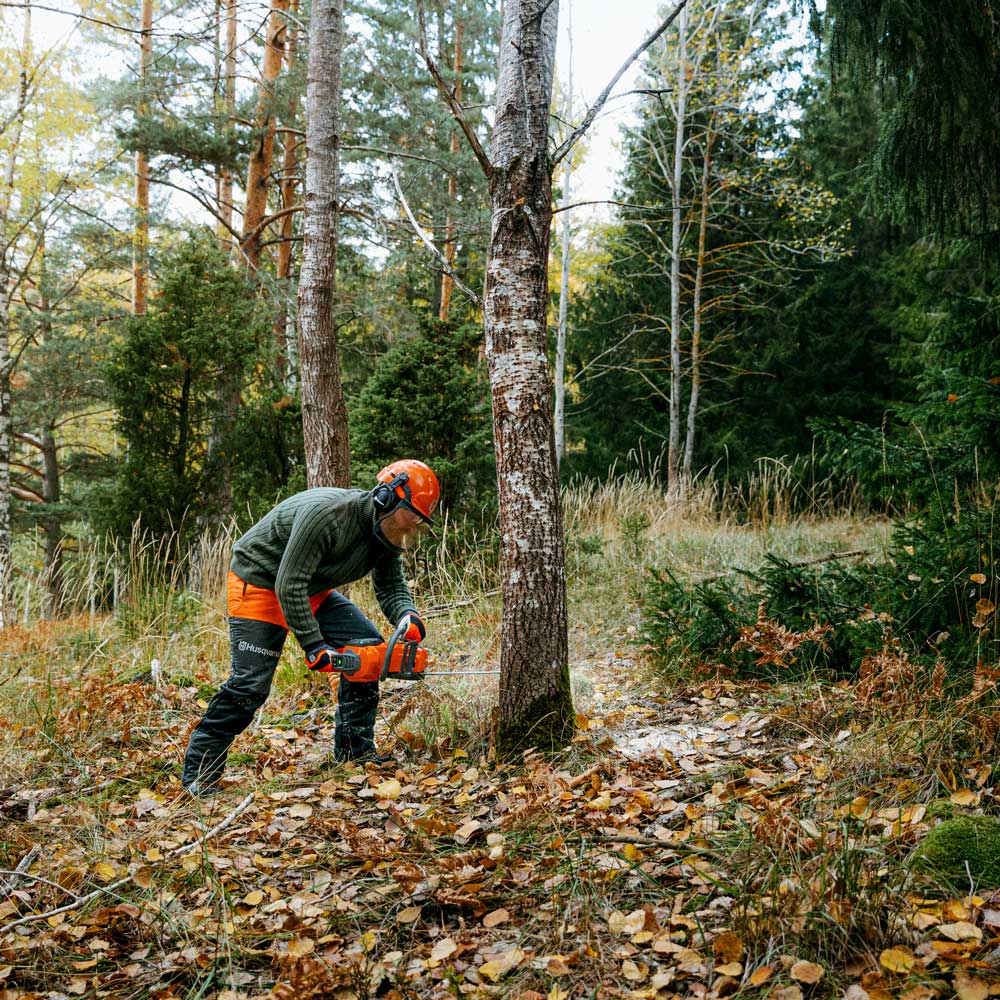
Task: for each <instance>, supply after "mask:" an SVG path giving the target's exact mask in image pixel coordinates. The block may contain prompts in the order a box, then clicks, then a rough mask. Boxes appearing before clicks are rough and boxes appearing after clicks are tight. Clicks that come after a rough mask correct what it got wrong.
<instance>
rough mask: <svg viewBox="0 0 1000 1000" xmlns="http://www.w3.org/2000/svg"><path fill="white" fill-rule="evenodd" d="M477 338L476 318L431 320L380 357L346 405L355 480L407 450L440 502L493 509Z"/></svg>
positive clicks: (363, 480)
mask: <svg viewBox="0 0 1000 1000" xmlns="http://www.w3.org/2000/svg"><path fill="white" fill-rule="evenodd" d="M481 339H482V331H481V330H480V329H479V327H478V326H471V325H464V326H457V327H455V326H450V325H447V324H442V323H439V322H437V321H434V320H432V321H429V322H428V323H427V324H426V325H425V326H424V327H423V328H422V330H421V331H420V333H419V334H418V335H417V336H415V337H413V338H410V339H407V340H402V341H400V342H399V343H397V344H395V345H394V346H393V347H391V348H390V349H389V350H388V351H387V352H386V353H385V354H383V355H382V356H381V358H379V360H378V362H377V363H376V365H375V368H374V370H373V371H372V374H371V377H370V378H369V379H368V381H367V382H366V383H365V385H364V388H363V389H362V390H361V391H360V392H359V393H358V395H357V396H356V397H355V398H354V399H352V400H351V401H350V403H349V406H348V410H349V413H350V420H351V426H350V431H351V445H352V449H353V452H354V470H355V471H354V479H355V481H356V483H357V484H358V485H359V486H362V487H365V486H367V485H368V484H371V483H374V482H375V475H376V473H377V472H378V470H379V469H381V468H382V467H383V466H384V465H386V464H388V463H389V462H391V461H394V460H395V459H397V458H402V457H407V456H410V457H414V458H419V459H420V460H421V461H423V462H426V463H427V464H428V465H429V466H430V467H431V468H432V469H433V470H434V472H435V474H436V475H437V477H438V480H439V481H440V483H441V503H442V505H443V506H444V507H445V508H448V509H450V510H452V511H453V512H464V511H477V510H481V509H483V508H486V509H493V507H494V505H495V504H494V498H495V479H496V467H495V462H494V458H493V446H492V428H491V420H490V403H489V383H488V381H487V378H486V372H485V368H484V366H483V364H482V363H481V361H480V360H479V344H480V342H481Z"/></svg>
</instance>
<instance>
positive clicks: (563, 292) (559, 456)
mask: <svg viewBox="0 0 1000 1000" xmlns="http://www.w3.org/2000/svg"><path fill="white" fill-rule="evenodd" d="M566 18H567V29H568V33H569V82H568V84H567V88H566V89H567V95H566V121H568V122H572V121H573V4H572V0H570V3H569V4H567V10H566ZM564 177H565V179H564V181H563V207H564V208H566V206H568V205H569V204H570V201H571V199H572V188H573V156H572V155H570V156H567V157H566V173H565V175H564ZM571 245H572V240H571V232H570V224H569V212H568V211H564V212H563V218H562V247H561V258H562V259H561V261H560V265H561V271H562V273H561V274H560V276H559V327H558V329H557V331H556V371H555V383H556V401H555V422H556V427H555V433H556V461H557V462H559V463H560V464H562V460H563V458H565V456H566V382H565V379H566V317H567V314H568V311H569V266H570V250H571Z"/></svg>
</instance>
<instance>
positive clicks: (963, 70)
mask: <svg viewBox="0 0 1000 1000" xmlns="http://www.w3.org/2000/svg"><path fill="white" fill-rule="evenodd" d="M826 18H827V20H828V23H827V30H828V32H829V37H830V39H831V55H832V58H833V60H834V62H835V63H836V64H838V65H841V66H844V65H846V66H848V67H850V68H851V69H852V70H853V71H855V72H856V73H857V74H858V75H859V76H861V77H862V78H864V79H868V80H877V81H878V82H879V83H880V85H881V88H882V92H883V94H885V95H886V97H887V106H886V109H885V111H884V113H883V114H882V116H881V122H880V124H881V135H880V141H879V146H878V150H877V155H876V157H875V159H874V166H875V176H876V178H877V180H878V182H879V186H880V189H881V191H882V192H883V194H884V195H885V197H886V198H887V199H888V200H889V201H890V202H891V203H893V204H895V205H896V206H897V207H899V208H900V209H902V210H903V211H904V212H906V213H909V214H910V215H911V216H913V217H915V218H918V219H920V220H923V221H926V222H929V223H930V224H931V225H933V226H936V227H937V228H938V229H939V230H942V231H943V230H947V229H955V228H968V227H976V228H979V229H984V228H985V229H995V227H996V224H997V220H998V210H1000V170H998V168H997V164H998V163H1000V134H998V131H997V127H996V125H997V121H998V120H1000V60H998V59H997V47H998V44H1000V19H998V17H997V14H996V12H995V10H994V9H993V7H992V6H991V5H990V4H989V3H985V2H983V0H954V2H950V3H939V2H937V0H876V2H872V0H830V2H829V3H828V4H827V7H826Z"/></svg>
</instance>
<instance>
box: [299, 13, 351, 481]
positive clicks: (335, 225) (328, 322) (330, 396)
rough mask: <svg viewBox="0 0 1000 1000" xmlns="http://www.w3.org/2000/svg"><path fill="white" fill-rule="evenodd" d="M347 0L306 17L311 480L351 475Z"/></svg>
mask: <svg viewBox="0 0 1000 1000" xmlns="http://www.w3.org/2000/svg"><path fill="white" fill-rule="evenodd" d="M343 31H344V4H343V0H317V2H316V3H315V5H314V6H313V10H312V18H311V21H310V25H309V72H308V85H307V89H306V186H305V215H304V219H303V234H304V236H305V242H304V245H303V248H302V268H301V275H300V278H299V363H300V372H301V378H302V432H303V442H304V445H305V458H306V481H307V483H308V484H309V486H348V485H349V484H350V480H351V467H350V451H349V445H348V435H347V407H346V405H345V403H344V390H343V386H342V385H341V381H340V361H339V358H338V345H337V323H336V316H335V311H334V307H335V295H334V283H335V280H336V273H337V241H338V237H339V225H340V206H339V198H340V162H339V154H340V56H341V51H342V48H343Z"/></svg>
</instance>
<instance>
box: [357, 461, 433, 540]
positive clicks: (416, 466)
mask: <svg viewBox="0 0 1000 1000" xmlns="http://www.w3.org/2000/svg"><path fill="white" fill-rule="evenodd" d="M376 478H377V479H378V481H379V483H382V484H383V485H381V486H377V487H376V488H375V491H374V500H375V505H376V507H378V508H379V510H381V511H382V512H383V513H384V514H386V515H388V514H390V513H392V511H393V510H395V509H396V506H397V505H398V504H402V505H403V506H404V507H407V508H409V509H410V510H412V511H413V512H414V513H415V514H418V515H419V516H420V517H421V518H423V520H425V521H426V522H427V523H428V524H431V523H432V521H431V515H432V514H433V513H434V508H435V507H436V506H437V502H438V498H439V497H440V495H441V488H440V486H438V481H437V476H435V475H434V473H433V472H432V471H431V470H430V467H429V466H427V465H424V463H423V462H418V461H417V460H416V459H415V458H401V459H400V460H399V461H398V462H393V463H392V464H390V465H387V466H386V467H385V468H384V469H382V471H381V472H379V474H378V476H377V477H376Z"/></svg>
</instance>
